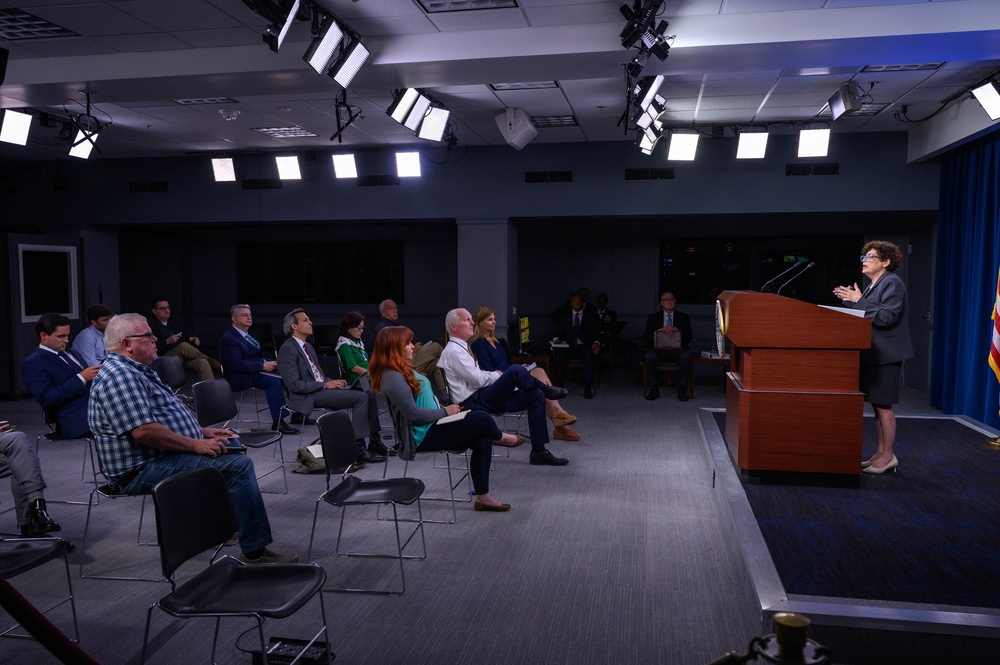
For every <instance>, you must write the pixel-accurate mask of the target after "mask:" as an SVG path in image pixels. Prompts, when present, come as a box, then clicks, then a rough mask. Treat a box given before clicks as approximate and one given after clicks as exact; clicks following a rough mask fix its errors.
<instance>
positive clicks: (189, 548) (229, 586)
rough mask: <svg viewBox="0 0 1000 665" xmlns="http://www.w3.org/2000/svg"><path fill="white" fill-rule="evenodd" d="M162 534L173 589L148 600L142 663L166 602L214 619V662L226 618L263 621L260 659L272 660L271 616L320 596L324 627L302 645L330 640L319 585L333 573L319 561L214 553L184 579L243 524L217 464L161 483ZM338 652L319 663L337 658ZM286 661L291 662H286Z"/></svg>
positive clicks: (186, 613) (175, 609)
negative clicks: (196, 561)
mask: <svg viewBox="0 0 1000 665" xmlns="http://www.w3.org/2000/svg"><path fill="white" fill-rule="evenodd" d="M153 505H154V506H155V508H156V533H157V536H158V538H159V540H160V543H161V545H160V563H161V565H162V569H163V575H164V576H165V577H166V578H167V580H168V581H169V582H170V587H171V591H170V593H168V594H167V595H166V596H164V597H163V598H161V599H160V600H158V601H156V602H155V603H153V604H152V605H150V606H149V610H148V611H147V613H146V630H145V632H144V633H143V638H142V662H143V663H145V662H146V650H147V646H148V644H149V630H150V625H151V623H152V619H153V609H154V608H156V607H159V608H160V609H161V610H163V611H164V612H166V613H167V614H169V615H171V616H173V617H175V618H178V619H196V618H207V617H214V618H215V634H214V636H213V638H212V661H211V662H213V663H214V662H215V650H216V647H217V645H218V641H219V624H220V623H221V621H222V618H223V617H249V618H253V619H254V620H255V621H256V622H257V634H258V636H259V637H260V651H261V662H263V663H264V665H267V663H268V662H269V660H268V655H267V647H266V645H265V643H264V620H265V619H284V618H286V617H289V616H291V615H292V614H294V613H295V612H298V611H299V610H300V609H302V607H304V606H305V604H306V603H308V602H309V600H311V599H312V598H313V597H314V596H318V597H319V608H320V614H321V615H322V618H323V626H322V628H320V630H319V632H317V633H316V634H315V635H314V636H313V638H312V639H311V640H309V642H308V644H307V645H306V646H304V647H303V649H302V650H303V651H306V650H307V649H310V648H311V647H312V645H313V644H315V643H316V642H317V640H318V639H319V638H320V637H321V636H324V635H325V636H327V639H329V635H330V632H329V629H328V624H327V620H326V606H325V604H324V603H323V594H322V593H320V590H321V589H322V588H323V584H324V583H325V582H326V571H324V570H323V569H322V568H320V567H319V566H317V565H315V564H308V563H292V564H277V563H269V564H244V563H242V562H240V561H239V560H238V559H234V558H233V557H231V556H223V557H221V558H219V559H213V560H212V561H211V562H210V563H209V565H208V567H207V568H205V569H204V570H202V571H201V572H200V573H198V574H197V575H195V576H194V577H192V578H191V579H189V580H187V581H186V582H183V583H181V584H178V583H177V581H176V580H175V579H174V574H175V573H176V572H177V569H178V568H180V567H181V566H182V565H183V564H184V563H186V562H187V561H189V560H190V559H192V558H193V557H195V556H197V555H198V554H201V553H202V552H205V551H207V550H209V549H212V548H216V553H218V550H219V549H220V548H221V547H222V546H223V545H224V544H225V542H226V540H227V539H228V538H229V537H230V536H231V535H232V534H233V532H234V531H236V528H237V527H238V526H239V522H238V521H237V519H236V510H235V509H234V508H233V502H232V499H231V498H230V496H229V491H228V490H227V489H226V481H225V479H224V478H223V477H222V474H221V473H220V472H219V470H218V469H216V468H214V467H203V468H200V469H192V470H190V471H185V472H183V473H179V474H177V475H174V476H171V477H169V478H166V479H165V480H162V481H160V482H159V483H157V485H156V486H155V487H154V488H153ZM332 657H333V654H331V653H329V652H327V653H326V657H325V658H323V659H322V660H319V661H318V662H330V660H332ZM282 662H287V661H284V660H283V661H282Z"/></svg>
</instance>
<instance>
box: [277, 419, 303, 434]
mask: <svg viewBox="0 0 1000 665" xmlns="http://www.w3.org/2000/svg"><path fill="white" fill-rule="evenodd" d="M271 431H272V432H281V433H282V434H298V433H299V430H297V429H295V428H294V427H292V426H291V425H289V424H288V423H286V422H285V421H284V420H275V421H274V422H273V423H271Z"/></svg>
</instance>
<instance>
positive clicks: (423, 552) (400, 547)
mask: <svg viewBox="0 0 1000 665" xmlns="http://www.w3.org/2000/svg"><path fill="white" fill-rule="evenodd" d="M416 503H417V519H415V520H408V519H400V518H399V513H398V508H397V506H396V504H395V503H390V504H389V505H391V506H392V521H393V527H394V529H395V532H396V554H395V555H393V554H378V553H373V552H353V551H352V552H349V551H345V550H342V549H341V546H340V543H341V540H342V538H343V535H344V522H345V520H346V517H347V506H341V510H340V526H339V528H338V529H337V545H336V548H335V551H336V553H337V556H341V557H365V558H369V559H396V560H397V561H398V562H399V579H400V588H399V589H398V590H396V589H384V590H383V589H359V588H339V587H338V588H332V587H324V588H323V590H324V591H327V592H337V593H367V594H374V595H379V596H400V595H402V594H403V593H404V592H405V591H406V572H405V570H404V567H403V560H404V559H419V560H421V561H422V560H424V559H426V558H427V540H426V538H425V536H424V523H425V522H426V521H427V520H424V519H423V509H422V507H421V505H420V499H417V502H416ZM452 505H454V504H452ZM318 508H319V505H318V502H317V509H318ZM400 522H413V523H416V526H415V527H413V530H412V531H410V533H409V535H407V537H406V539H405V540H404V539H403V537H402V535H401V534H400V530H399V523H400ZM418 531H419V532H420V544H421V549H420V553H419V554H403V551H404V550H405V549H406V547H407V546H408V545H409V544H410V542H411V541H412V540H413V537H414V536H415V535H417V532H418ZM310 552H311V549H310Z"/></svg>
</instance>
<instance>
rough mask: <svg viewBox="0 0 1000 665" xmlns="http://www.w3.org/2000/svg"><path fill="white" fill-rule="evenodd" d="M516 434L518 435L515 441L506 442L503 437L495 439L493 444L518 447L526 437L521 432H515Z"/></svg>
mask: <svg viewBox="0 0 1000 665" xmlns="http://www.w3.org/2000/svg"><path fill="white" fill-rule="evenodd" d="M514 436H516V437H517V440H516V441H515V442H514V443H504V442H503V440H502V439H501V440H500V441H494V442H493V445H494V446H503V447H504V448H517V447H518V446H519V445H521V444H522V443H524V437H523V436H521V435H520V434H515V435H514Z"/></svg>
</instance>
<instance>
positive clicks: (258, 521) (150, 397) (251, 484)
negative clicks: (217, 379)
mask: <svg viewBox="0 0 1000 665" xmlns="http://www.w3.org/2000/svg"><path fill="white" fill-rule="evenodd" d="M104 339H105V342H106V343H107V347H108V356H107V359H106V360H105V361H104V364H103V365H101V370H100V372H98V374H97V377H96V378H95V379H94V386H93V388H92V390H91V394H90V404H89V408H88V412H87V417H88V420H89V422H90V429H91V432H92V433H93V434H94V438H95V441H96V443H97V454H98V456H99V457H100V460H101V465H102V467H103V469H104V471H105V473H106V474H107V476H108V481H109V484H111V485H113V486H116V487H117V488H118V489H119V490H120V491H121V492H124V493H125V494H146V493H149V492H150V491H151V490H152V488H153V486H154V485H156V483H158V482H159V481H161V480H163V479H164V478H167V477H169V476H172V475H174V474H177V473H180V472H182V471H187V470H188V469H194V468H198V467H203V466H214V467H215V468H217V469H218V470H219V471H221V472H222V475H223V477H224V478H225V479H226V486H227V487H228V488H229V496H230V497H232V499H233V505H234V507H235V509H236V516H237V518H238V519H239V523H240V528H239V532H238V536H239V543H240V550H241V553H240V555H239V559H240V560H241V561H243V562H244V563H286V562H289V563H290V562H295V561H298V555H295V554H280V553H277V552H273V551H271V550H269V549H267V548H266V546H267V545H269V544H270V543H271V540H272V539H271V527H270V524H269V522H268V519H267V512H266V511H265V510H264V501H263V499H262V498H261V496H260V489H259V488H258V487H257V479H256V477H255V474H254V467H253V462H252V461H251V460H250V458H249V457H247V456H246V455H227V454H225V453H226V448H227V443H228V442H229V440H230V439H231V438H234V437H235V435H234V433H233V432H231V431H229V430H226V429H220V428H216V427H205V428H202V427H201V426H199V425H198V420H197V419H196V418H195V416H194V413H192V412H191V410H190V409H189V408H187V407H186V406H184V404H183V403H181V402H180V401H179V400H178V399H177V398H176V397H174V394H173V392H172V391H171V390H170V388H169V387H168V386H167V385H166V384H165V383H163V381H161V380H160V377H159V375H157V374H156V372H154V371H153V370H152V369H150V367H149V365H150V364H151V363H152V362H153V360H154V359H155V358H156V337H155V336H154V335H153V333H152V331H151V330H150V328H149V323H148V322H147V321H146V317H144V316H142V315H140V314H120V315H118V316H115V317H113V318H112V319H111V321H110V322H109V323H108V327H107V328H106V329H105V331H104Z"/></svg>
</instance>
